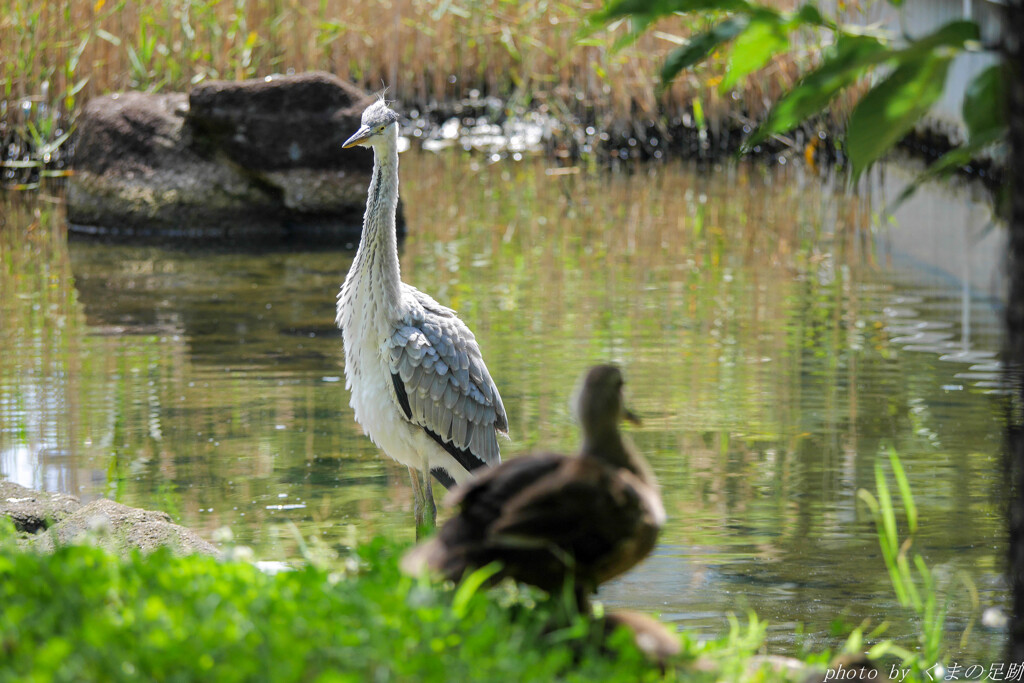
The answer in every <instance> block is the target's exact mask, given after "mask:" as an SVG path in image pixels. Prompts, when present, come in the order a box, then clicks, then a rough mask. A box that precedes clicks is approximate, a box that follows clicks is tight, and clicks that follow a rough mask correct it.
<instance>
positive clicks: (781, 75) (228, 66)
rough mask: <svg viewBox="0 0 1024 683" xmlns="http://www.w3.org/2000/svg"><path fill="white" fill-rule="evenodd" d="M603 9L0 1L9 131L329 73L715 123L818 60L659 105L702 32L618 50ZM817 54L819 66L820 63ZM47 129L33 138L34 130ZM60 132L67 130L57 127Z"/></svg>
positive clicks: (54, 135) (684, 25)
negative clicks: (151, 93) (119, 96)
mask: <svg viewBox="0 0 1024 683" xmlns="http://www.w3.org/2000/svg"><path fill="white" fill-rule="evenodd" d="M599 6H600V3H599V2H596V1H594V0H590V1H589V2H582V3H572V2H557V1H556V2H552V1H547V0H527V1H526V2H518V1H514V0H484V1H482V2H470V1H469V0H443V1H440V2H436V1H428V0H369V1H367V2H361V3H353V2H348V1H345V0H263V1H261V2H244V0H174V1H171V2H153V1H152V0H149V1H146V2H128V1H127V0H119V1H114V0H89V1H82V0H74V1H72V2H68V3H50V2H44V1H43V0H0V45H3V46H4V47H3V50H2V51H0V102H2V103H3V104H0V135H2V133H3V130H4V123H3V122H4V121H6V122H7V129H8V133H10V131H11V130H13V129H15V128H17V127H21V129H19V130H16V131H15V132H20V133H21V135H20V137H21V138H22V139H25V140H28V141H29V142H34V143H35V144H34V148H36V149H38V148H39V146H40V145H44V144H47V143H52V142H53V141H55V140H57V139H58V138H59V136H60V134H61V133H63V132H65V131H64V130H63V128H66V127H68V125H69V124H68V122H73V121H74V119H75V117H76V115H77V113H78V112H79V111H80V109H81V106H82V104H83V102H84V101H86V100H87V99H88V98H90V97H92V96H95V95H97V94H101V93H105V92H110V91H118V90H124V89H142V90H187V89H188V88H189V87H190V85H191V84H194V83H197V82H199V81H203V80H208V79H220V78H227V79H241V78H252V77H260V76H265V75H268V74H272V73H288V72H292V71H295V72H298V71H305V70H312V69H322V70H326V71H329V72H332V73H335V74H337V75H338V76H340V77H341V78H345V79H349V80H352V81H354V82H356V83H358V84H360V85H362V86H363V87H365V88H367V89H370V90H377V89H379V88H380V87H381V85H382V84H387V86H388V88H389V93H390V96H391V97H394V98H396V99H398V100H399V101H401V102H403V104H404V105H405V106H407V107H410V106H412V105H415V104H419V105H428V106H429V105H430V104H431V103H435V102H445V101H451V100H458V99H461V98H464V97H467V96H470V95H472V94H474V93H479V94H480V95H496V96H498V97H500V98H501V99H502V100H505V101H507V102H509V104H510V106H511V107H512V108H513V109H515V108H536V107H541V108H547V109H548V110H549V111H551V112H552V113H554V114H555V115H556V116H559V117H560V118H563V119H566V120H568V119H571V118H577V117H581V116H582V117H583V118H585V119H587V121H588V123H593V124H594V125H597V126H598V127H606V126H609V125H612V124H613V123H616V122H617V123H622V122H630V121H636V120H639V119H647V120H659V119H661V120H671V119H673V118H678V117H680V116H682V115H683V113H684V112H686V111H689V110H690V108H691V102H692V100H693V98H695V97H700V98H701V100H702V105H703V106H702V110H703V112H704V114H705V116H706V117H707V121H708V124H709V125H710V126H712V127H714V126H715V125H717V122H719V121H720V120H722V119H723V118H724V117H725V116H726V115H727V114H728V113H729V112H735V111H742V112H746V113H748V114H750V115H752V116H755V117H756V116H758V115H759V114H761V113H763V112H764V110H765V108H766V106H767V105H768V104H769V103H770V102H771V101H773V100H774V99H775V98H776V97H777V96H778V95H779V93H780V92H781V89H782V88H784V87H785V86H786V85H789V84H791V83H792V82H793V79H794V78H795V76H796V74H797V73H798V71H799V70H800V69H799V67H801V66H806V65H805V64H801V63H800V62H803V61H806V60H807V59H808V53H807V52H805V53H803V54H798V55H796V56H794V57H790V58H787V59H785V60H777V61H775V62H774V63H772V64H771V65H770V66H769V67H768V68H766V69H765V70H764V71H763V72H762V73H761V74H760V76H759V77H758V78H756V79H752V80H751V81H750V83H748V84H746V85H744V86H743V87H742V88H739V89H737V90H736V91H735V92H730V93H721V92H719V90H718V88H716V87H714V86H715V73H716V67H715V62H716V61H717V62H718V66H721V60H722V59H723V57H721V56H715V57H714V58H713V59H712V63H711V65H710V66H709V67H708V68H705V69H699V70H698V71H696V72H693V73H689V74H687V75H685V76H684V77H682V78H680V79H679V80H678V82H677V83H676V84H675V85H673V87H672V88H671V89H669V90H668V91H667V92H666V93H663V94H662V95H657V94H656V87H655V86H656V79H657V74H658V70H659V67H660V64H661V63H662V61H663V60H664V57H665V56H666V55H667V53H668V52H669V51H670V50H671V49H672V48H674V47H675V46H676V45H677V44H678V42H679V40H681V39H682V38H683V37H685V36H687V35H689V34H690V33H691V32H692V31H693V30H694V29H699V28H701V27H700V26H694V25H691V23H688V22H691V21H692V20H685V19H682V18H679V19H673V20H670V21H665V22H662V23H661V24H658V25H657V26H656V27H655V29H656V30H653V31H648V32H647V33H646V34H645V35H644V36H642V37H641V39H640V40H639V41H637V42H636V43H635V44H633V45H630V46H628V47H626V48H624V49H621V50H614V49H613V47H612V46H613V44H614V42H615V40H616V38H618V37H621V36H622V35H623V33H624V32H625V31H626V28H627V27H626V26H625V25H621V26H618V27H615V26H613V27H611V28H610V29H609V30H607V31H604V32H601V33H598V34H595V35H593V36H591V37H590V38H588V40H586V41H584V42H583V43H581V42H580V41H579V37H580V33H581V29H583V28H584V27H585V26H586V23H587V19H588V16H589V15H590V14H591V13H592V12H593V11H594V10H595V9H597V8H598V7H599ZM811 58H813V57H811ZM29 126H31V127H33V128H34V130H32V129H30V128H29ZM58 130H59V132H58Z"/></svg>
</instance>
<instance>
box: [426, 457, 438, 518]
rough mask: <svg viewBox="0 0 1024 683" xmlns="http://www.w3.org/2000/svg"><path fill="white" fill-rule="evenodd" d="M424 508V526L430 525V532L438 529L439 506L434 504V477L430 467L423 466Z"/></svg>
mask: <svg viewBox="0 0 1024 683" xmlns="http://www.w3.org/2000/svg"><path fill="white" fill-rule="evenodd" d="M423 483H424V484H425V486H424V487H423V488H424V491H423V507H424V515H423V517H424V520H423V522H424V524H429V525H430V530H431V531H433V530H434V529H436V528H437V505H436V504H435V503H434V477H433V476H431V474H430V465H429V464H425V465H423Z"/></svg>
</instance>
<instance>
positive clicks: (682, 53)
mask: <svg viewBox="0 0 1024 683" xmlns="http://www.w3.org/2000/svg"><path fill="white" fill-rule="evenodd" d="M748 23H749V20H748V19H747V17H745V16H742V15H740V16H735V17H733V18H731V19H726V20H725V21H723V22H722V23H720V24H717V25H716V26H714V27H713V28H712V29H711V30H710V31H707V32H706V33H701V34H700V35H698V36H696V37H694V38H693V39H692V40H690V42H689V43H687V44H686V45H684V46H682V47H679V48H677V49H675V50H673V51H672V53H671V54H669V56H668V58H667V59H666V60H665V66H663V67H662V69H661V81H662V83H667V82H669V81H671V80H672V79H673V78H675V77H676V75H677V74H678V73H679V72H680V71H682V70H683V69H688V68H690V67H691V66H693V65H694V64H696V63H698V62H700V61H703V60H704V58H705V57H707V56H708V55H709V54H711V52H712V51H713V50H714V49H715V48H717V47H718V46H719V45H721V44H722V43H724V42H726V41H728V40H731V39H732V38H735V37H736V36H738V35H739V34H741V33H742V32H743V31H744V30H746V28H747V25H748Z"/></svg>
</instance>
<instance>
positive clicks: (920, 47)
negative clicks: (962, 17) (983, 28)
mask: <svg viewBox="0 0 1024 683" xmlns="http://www.w3.org/2000/svg"><path fill="white" fill-rule="evenodd" d="M980 36H981V32H980V29H979V28H978V25H977V24H976V23H974V22H973V21H951V22H949V23H948V24H943V25H942V26H940V27H939V28H938V29H936V30H935V31H933V32H932V33H929V34H928V35H926V36H925V37H924V38H920V39H918V40H914V41H912V42H911V43H910V45H908V46H907V47H905V48H903V49H902V50H899V51H898V52H896V53H895V56H896V57H898V58H900V59H901V60H902V61H915V60H917V59H920V58H922V57H925V56H927V55H930V54H932V53H934V52H935V51H936V50H937V49H938V48H942V47H949V48H954V49H956V48H962V47H963V46H964V43H966V42H968V41H971V40H978V39H979V38H980Z"/></svg>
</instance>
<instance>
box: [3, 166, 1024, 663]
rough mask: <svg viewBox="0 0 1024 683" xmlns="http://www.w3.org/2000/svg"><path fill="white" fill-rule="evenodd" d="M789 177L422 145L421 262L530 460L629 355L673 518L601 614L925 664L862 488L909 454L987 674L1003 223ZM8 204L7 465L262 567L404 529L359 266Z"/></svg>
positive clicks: (966, 653) (976, 656)
mask: <svg viewBox="0 0 1024 683" xmlns="http://www.w3.org/2000/svg"><path fill="white" fill-rule="evenodd" d="M791 166H792V165H790V167H777V168H768V167H766V166H763V165H752V166H747V165H738V166H733V167H725V168H697V167H693V166H687V165H673V164H664V165H658V166H654V167H650V168H646V167H639V168H634V169H632V171H631V172H622V171H620V172H608V171H595V170H587V169H577V168H568V169H567V168H559V167H555V166H553V165H552V163H551V162H548V161H545V160H540V159H528V160H525V161H521V162H511V161H502V162H498V163H488V162H487V160H486V158H484V157H481V156H478V155H465V154H463V153H461V152H455V151H449V152H446V153H444V154H441V155H435V154H429V153H425V152H417V151H415V150H414V151H410V152H408V153H406V154H404V155H403V157H402V178H403V180H402V192H403V199H404V202H405V210H406V216H407V219H408V224H409V233H410V238H409V239H408V240H407V241H406V243H405V244H404V245H403V252H402V269H403V276H404V279H405V280H406V281H407V282H410V283H412V284H415V285H416V286H418V287H420V288H421V289H424V290H425V291H427V292H430V293H431V294H433V295H434V296H435V297H436V298H437V299H438V300H440V301H441V302H442V303H445V304H447V305H450V306H452V307H453V308H456V309H457V310H458V311H459V312H460V314H461V316H462V317H463V319H464V320H466V321H467V322H468V323H469V324H470V326H471V327H472V328H473V329H474V331H475V332H476V335H477V337H478V339H479V341H480V345H481V347H482V349H483V351H484V356H485V358H486V359H487V362H488V365H489V367H490V369H491V372H492V374H493V376H494V378H495V380H496V382H497V384H498V386H499V388H500V389H501V392H502V395H503V397H504V399H505V405H506V407H507V410H508V415H509V422H510V425H511V436H512V440H511V442H510V443H508V444H507V445H506V446H505V448H504V453H503V455H504V457H506V458H509V457H515V456H516V455H517V454H520V453H525V452H529V451H531V450H533V449H539V448H545V449H560V450H564V451H571V450H572V449H573V448H574V445H575V443H576V440H577V430H576V427H575V426H574V424H573V422H572V419H571V417H570V414H569V408H568V397H569V394H570V392H571V390H572V387H573V385H574V383H575V381H576V378H577V376H578V375H579V374H580V373H581V372H582V371H583V370H584V368H585V367H587V366H588V365H590V364H592V363H596V362H607V361H613V362H616V363H619V364H621V365H622V366H623V368H624V370H625V374H626V376H627V390H628V398H629V401H630V403H631V405H632V407H633V408H634V409H635V410H636V412H638V413H639V414H640V415H641V416H642V417H643V419H644V423H643V425H642V426H641V427H635V428H630V434H631V437H632V439H633V440H634V442H635V443H636V444H637V446H638V447H639V448H640V449H641V450H642V451H643V453H644V454H645V455H646V456H647V457H648V458H649V460H650V461H651V463H652V465H653V467H654V469H655V471H656V473H657V476H658V477H659V479H660V481H661V485H662V489H663V494H664V498H665V506H666V509H667V511H668V514H669V516H670V520H669V523H668V525H667V528H666V529H665V530H664V533H663V534H662V536H661V540H660V543H659V545H658V548H657V550H656V552H655V553H654V556H653V557H652V558H651V559H649V560H648V561H647V562H646V563H644V564H643V565H642V566H640V567H639V568H637V569H636V570H635V571H633V572H632V573H630V574H629V575H627V576H626V577H624V578H622V579H621V580H619V581H617V582H614V583H612V584H611V585H609V586H607V587H606V588H605V589H604V590H603V593H602V599H603V600H604V601H605V603H606V604H609V605H628V606H632V607H637V608H640V609H645V610H651V611H657V612H660V613H661V614H662V616H663V618H665V619H667V620H670V621H673V622H677V623H678V624H679V625H680V626H681V627H685V628H690V629H694V630H696V631H697V632H699V633H701V634H702V635H706V636H708V637H711V636H714V635H717V634H720V633H722V632H724V631H725V630H727V628H728V622H727V618H726V616H727V615H728V614H730V613H733V614H736V615H738V616H740V617H741V618H743V617H744V616H745V614H746V612H747V611H748V610H751V609H752V610H754V611H756V612H757V614H758V615H759V616H760V617H761V618H763V619H767V620H769V621H770V622H771V624H772V626H771V627H770V629H769V642H770V648H771V651H773V652H781V653H787V652H795V651H799V650H800V649H801V648H803V647H808V648H812V649H820V648H822V647H835V646H837V645H839V644H840V643H841V642H842V637H841V635H840V634H841V633H844V632H845V631H848V630H849V628H850V627H852V626H855V625H858V624H860V623H862V621H863V620H870V623H871V625H872V627H873V626H877V625H879V624H881V623H882V622H889V623H890V624H891V627H890V629H889V631H888V633H887V635H891V636H893V637H897V638H900V639H902V641H903V642H904V643H905V644H907V645H908V646H910V647H913V640H912V638H911V635H912V634H913V633H915V632H916V631H915V629H916V627H917V625H916V624H915V623H914V622H913V620H912V619H911V618H910V615H909V612H908V611H907V610H905V609H903V608H900V607H899V605H898V603H897V602H896V600H895V597H894V595H893V591H892V589H891V587H890V585H889V582H888V576H887V573H886V571H885V568H884V565H883V563H882V559H881V555H880V553H879V550H878V543H877V540H876V538H875V534H874V527H873V523H872V520H871V516H870V514H869V512H868V510H867V509H866V508H865V506H864V505H863V504H862V503H860V502H858V499H857V491H858V489H860V488H868V489H872V490H873V489H874V466H875V463H876V461H878V460H880V459H881V460H882V461H883V463H885V467H886V470H887V471H888V461H887V456H886V454H887V453H888V451H889V449H890V448H894V449H895V450H896V451H897V452H898V453H899V454H900V456H901V457H902V460H903V463H904V466H905V468H906V470H907V473H908V476H909V480H910V485H911V487H912V489H913V491H914V492H915V494H916V501H917V505H918V509H919V514H920V519H921V529H920V531H919V533H918V535H917V538H916V539H915V541H914V548H916V549H917V550H918V551H920V552H921V553H922V554H923V555H924V557H925V558H926V560H927V561H928V563H929V564H931V565H932V566H933V567H935V568H936V569H937V575H938V576H939V579H940V584H941V586H942V590H943V594H944V595H948V596H949V598H950V600H951V601H952V602H951V608H950V619H949V630H948V635H949V643H950V647H951V649H952V651H953V653H954V655H955V656H954V659H956V658H959V659H960V661H962V662H965V663H966V662H967V660H972V662H982V663H985V662H988V661H992V660H993V659H994V658H997V655H998V652H999V647H1000V643H1001V639H1002V634H1001V633H999V632H995V631H989V630H986V629H985V628H984V627H983V626H982V625H981V624H980V623H979V622H978V617H979V616H980V614H981V611H982V609H984V608H986V607H989V606H992V605H1002V604H1003V603H1004V602H1005V600H1006V589H1005V587H1004V585H1003V583H1002V580H1001V579H1000V571H1001V568H1002V555H1003V542H1002V531H1001V529H1002V519H1001V510H1002V508H1001V504H1000V498H999V495H1000V491H1001V477H1000V470H999V456H998V454H999V448H1000V442H1001V420H1000V410H1001V408H1000V403H999V401H998V395H997V393H996V392H997V389H998V379H999V375H998V365H997V363H996V361H995V351H996V350H997V349H998V347H999V342H1000V334H999V313H998V310H997V309H998V304H997V303H996V302H994V300H993V298H992V297H991V292H992V291H996V290H994V289H993V287H996V286H997V284H996V283H997V282H998V280H997V279H994V278H993V276H992V275H991V273H992V271H993V269H994V265H995V261H996V260H997V258H998V254H999V252H1000V247H999V246H998V230H996V231H990V232H988V233H985V234H983V235H982V236H981V237H980V238H977V239H975V238H971V237H968V238H967V239H966V242H967V243H969V244H968V245H967V246H971V247H972V248H971V249H969V248H967V247H965V244H964V243H962V242H964V239H965V238H963V235H964V234H967V233H965V232H964V225H963V221H964V220H975V218H976V217H975V218H967V219H965V218H964V216H962V215H960V214H958V213H957V210H960V209H962V210H963V211H967V212H968V213H969V214H971V215H972V216H973V215H974V214H978V213H979V212H980V213H982V214H983V213H984V210H983V209H980V208H978V207H979V206H980V205H979V204H978V203H977V202H976V201H975V200H974V199H972V198H971V196H970V193H969V192H968V191H966V190H958V191H957V192H959V194H957V193H956V192H953V193H951V191H950V190H949V189H948V187H941V188H932V189H930V190H927V191H926V192H925V193H924V194H923V195H922V196H921V197H920V198H919V199H918V200H917V201H918V204H917V205H916V207H917V208H916V209H915V208H914V206H915V205H911V210H910V212H909V213H905V214H902V215H903V216H904V219H902V220H897V223H898V224H892V225H890V224H888V223H884V224H881V225H880V224H879V222H878V220H877V215H878V211H879V209H880V207H881V206H883V205H884V201H885V198H886V196H892V192H893V190H892V185H893V183H896V184H897V185H898V183H899V182H901V181H900V175H899V171H898V170H893V169H890V170H889V171H887V172H886V175H884V176H876V177H875V179H874V180H873V182H872V185H871V187H870V188H869V191H865V192H862V193H860V194H859V195H852V194H847V193H844V192H842V191H836V190H835V189H834V183H833V182H832V181H830V180H829V179H828V178H827V177H819V175H816V174H813V173H810V172H809V171H808V170H807V169H801V168H792V167H791ZM929 193H930V194H929ZM942 202H945V203H947V204H949V205H950V207H952V208H946V209H942V208H941V207H942V206H944V205H943V204H942ZM936 207H939V209H936ZM957 207H960V209H957ZM964 207H966V208H964ZM0 211H2V213H0V215H3V216H4V217H5V218H4V220H5V221H6V223H7V225H6V227H3V228H0V294H2V296H0V311H2V327H0V342H2V348H3V353H0V475H2V476H5V477H7V478H9V479H13V480H14V481H17V482H19V483H22V484H25V485H28V486H33V487H38V488H43V489H46V490H51V491H65V492H70V493H74V494H77V495H79V496H81V497H82V498H83V499H86V500H88V499H93V498H96V497H98V496H108V497H113V498H115V499H117V500H119V501H121V502H124V503H127V504H129V505H135V506H141V507H150V508H160V509H164V510H166V511H168V512H169V513H171V514H172V515H173V516H174V517H175V518H176V520H178V521H180V522H181V523H183V524H185V525H187V526H190V527H193V528H195V529H197V530H199V531H200V532H201V533H203V534H204V535H205V536H206V537H208V538H209V537H211V536H212V534H213V532H214V530H216V529H218V528H221V527H229V528H230V529H231V531H232V532H233V534H234V538H235V540H236V541H237V542H239V543H243V544H247V545H250V546H252V547H253V548H254V550H255V552H256V554H257V556H258V557H259V558H260V559H264V560H284V561H296V560H298V559H299V558H300V556H301V552H300V541H299V538H300V537H301V539H303V541H302V542H303V543H304V544H306V545H307V546H308V547H309V551H308V552H311V553H314V554H320V555H322V556H325V557H330V556H331V555H332V554H333V553H338V552H343V551H344V550H345V548H346V547H348V546H350V545H351V544H353V543H357V542H359V541H360V540H361V539H366V538H368V537H370V536H371V535H374V534H380V533H384V534H389V535H392V536H395V537H398V538H402V539H409V540H411V538H412V533H413V530H412V524H411V519H412V514H411V507H412V490H411V487H410V484H409V481H408V476H407V473H406V471H405V469H404V468H401V467H399V466H397V465H395V464H394V463H392V462H391V461H389V460H387V459H385V458H382V457H381V456H380V455H379V454H378V452H377V451H376V449H375V448H374V447H373V445H372V444H371V443H370V441H369V440H368V439H366V438H365V437H364V436H362V434H361V431H360V429H359V428H358V426H357V425H356V424H355V423H354V422H353V418H352V413H351V410H350V409H349V407H348V395H347V393H346V391H345V388H344V380H343V376H342V374H343V373H342V350H341V340H340V337H339V334H338V332H337V331H336V330H335V328H334V322H333V320H334V301H335V296H336V293H337V291H338V288H339V285H340V282H341V280H342V278H343V277H344V274H345V272H346V270H347V268H348V266H349V263H350V261H351V257H352V253H351V252H350V251H345V250H339V249H324V248H308V249H289V250H280V249H274V250H269V249H268V250H264V251H256V252H253V251H248V252H241V253H240V252H238V251H231V250H225V249H215V250H205V251H199V250H187V249H164V248H158V247H140V246H116V245H110V244H101V243H94V242H87V241H78V240H75V239H71V240H70V242H69V240H68V239H67V238H66V236H65V232H64V213H63V205H62V202H61V199H60V197H59V196H57V197H51V196H47V195H46V194H45V193H42V194H36V195H31V196H26V195H7V196H5V197H0ZM929 211H930V212H931V213H929ZM972 212H973V213H972ZM922 216H924V218H923V219H922V218H921V217H922ZM929 216H930V217H929ZM898 218H899V217H898ZM993 235H995V236H996V237H995V239H996V242H995V244H996V246H994V247H993V246H991V243H992V242H991V240H992V239H993ZM958 236H959V237H958ZM958 240H959V241H958ZM986 245H989V246H986ZM972 249H973V250H972ZM986 250H987V251H986ZM961 267H962V268H963V269H964V273H961V272H960V271H958V270H956V268H961ZM979 282H980V283H981V284H980V285H979ZM986 283H988V286H986ZM903 531H904V533H905V529H903ZM965 578H966V579H968V582H969V583H970V584H971V585H973V586H974V587H975V588H976V589H977V599H978V600H977V602H974V601H973V600H972V593H971V591H970V590H969V589H968V588H966V587H965V586H966V583H965V582H964V581H963V579H965ZM801 624H802V626H801ZM965 630H967V631H968V637H966V638H965V639H964V640H963V641H961V635H962V634H963V633H964V631H965Z"/></svg>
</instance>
